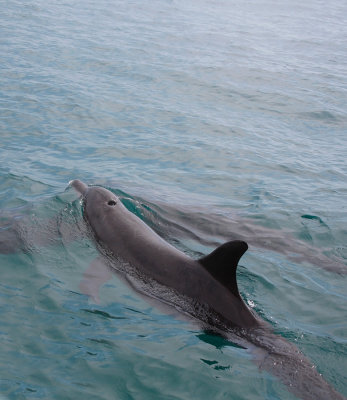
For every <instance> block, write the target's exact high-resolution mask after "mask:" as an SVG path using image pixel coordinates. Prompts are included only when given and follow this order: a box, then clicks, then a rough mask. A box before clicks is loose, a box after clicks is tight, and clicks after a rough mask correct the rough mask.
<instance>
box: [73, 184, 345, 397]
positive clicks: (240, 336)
mask: <svg viewBox="0 0 347 400" xmlns="http://www.w3.org/2000/svg"><path fill="white" fill-rule="evenodd" d="M70 184H71V186H73V187H74V188H75V189H76V190H77V191H78V192H79V193H80V194H81V195H82V196H83V202H84V217H85V219H86V220H87V222H88V223H89V225H90V227H91V229H92V231H93V234H94V235H95V238H96V240H97V241H98V242H99V243H100V244H101V245H102V247H103V248H104V249H105V250H106V252H108V253H110V256H111V257H115V258H116V259H118V260H121V261H122V262H123V263H126V266H125V267H124V270H123V271H122V272H123V273H125V275H126V276H127V277H128V278H130V279H129V280H130V281H131V280H132V279H133V278H134V277H135V278H136V279H137V280H140V281H141V282H142V285H141V289H140V290H141V291H142V292H145V294H148V295H150V296H153V297H159V298H160V300H162V301H163V302H165V303H166V304H169V305H171V306H173V307H174V308H176V309H178V310H179V311H181V312H183V313H185V314H188V315H190V316H191V317H193V318H195V319H197V320H199V321H200V322H202V323H203V325H204V327H207V328H209V329H212V330H214V331H215V332H217V333H219V334H221V335H223V336H225V337H227V338H229V339H230V340H232V341H233V342H235V343H237V344H240V345H241V346H243V347H245V348H248V349H249V350H250V351H251V353H252V354H253V355H254V357H255V362H256V363H257V364H258V365H259V368H261V369H264V370H266V371H269V372H271V373H272V374H273V375H275V376H277V377H278V378H279V379H280V380H281V381H282V382H283V383H284V384H286V385H287V387H288V389H289V390H290V391H291V392H292V393H294V394H295V395H297V396H298V397H300V398H302V399H304V400H312V399H339V400H342V399H344V397H343V396H342V395H340V394H339V393H337V392H336V391H335V390H334V389H333V388H332V387H331V386H330V385H329V384H328V383H327V382H326V381H325V380H324V379H323V378H322V377H321V375H320V374H319V373H318V372H317V371H316V369H315V367H314V366H313V365H312V364H311V363H310V361H309V360H307V359H306V358H305V357H304V355H303V354H302V353H301V352H300V351H299V350H298V349H297V348H296V347H295V346H294V345H293V344H291V343H289V342H287V341H286V340H284V338H282V337H281V336H278V335H275V334H274V333H273V332H272V329H271V327H270V325H269V324H267V323H266V322H265V321H263V320H262V319H261V318H260V317H258V316H257V315H256V314H255V313H254V312H253V311H252V310H250V309H249V308H248V306H247V305H246V304H245V303H244V301H243V300H242V298H241V296H240V293H239V290H238V287H237V280H236V269H237V264H238V262H239V259H240V258H241V256H242V255H243V254H244V253H245V251H246V250H247V248H248V246H247V244H246V243H245V242H243V241H231V242H227V243H225V244H223V245H222V246H220V247H218V248H217V249H216V250H214V251H213V252H212V253H211V254H209V255H207V256H205V257H203V258H202V259H200V260H193V259H191V258H190V257H188V256H187V255H185V254H184V253H182V252H181V251H179V250H177V249H176V248H175V247H173V246H171V245H170V244H168V243H167V242H165V241H164V240H163V239H162V238H160V237H159V236H158V235H157V234H156V233H155V232H154V231H153V230H152V229H151V228H150V227H148V226H147V225H146V224H145V223H144V222H143V221H142V220H140V219H139V218H138V217H136V216H135V215H134V214H133V213H131V212H129V211H128V210H127V209H126V208H125V206H124V205H123V204H122V203H121V201H120V200H119V199H118V197H117V196H116V195H115V194H113V193H112V192H110V191H108V190H106V189H104V188H101V187H97V186H93V187H88V186H87V185H85V184H84V183H83V182H81V181H79V180H74V181H72V182H70ZM100 282H103V279H102V278H101V280H100ZM156 285H158V286H159V287H165V288H168V289H169V291H168V290H164V291H161V292H160V293H162V294H163V293H165V295H162V296H161V295H160V294H159V296H157V295H156V294H155V290H154V291H153V287H154V286H156ZM177 298H180V299H182V301H177Z"/></svg>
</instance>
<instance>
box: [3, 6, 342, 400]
mask: <svg viewBox="0 0 347 400" xmlns="http://www.w3.org/2000/svg"><path fill="white" fill-rule="evenodd" d="M0 4H1V10H2V11H1V13H0V55H1V63H0V250H1V251H0V253H2V254H0V266H1V279H0V312H1V317H2V318H1V325H0V398H1V399H16V400H17V399H74V400H76V399H103V400H109V399H121V400H123V399H124V400H128V399H141V400H142V399H165V400H173V399H175V400H178V399H179V400H186V399H187V400H188V399H189V400H191V399H247V400H252V399H294V398H295V397H294V396H293V395H292V394H290V393H289V392H288V391H287V389H286V387H285V386H283V385H282V384H281V383H279V382H278V381H277V380H276V378H274V377H273V376H271V375H270V374H267V373H264V372H262V371H260V370H259V369H258V368H257V366H256V365H255V364H254V363H253V362H252V360H251V356H250V354H249V353H248V352H247V351H245V350H244V349H240V348H238V347H235V346H233V345H232V344H231V343H228V342H226V341H225V340H222V339H221V338H218V337H214V336H211V335H209V334H207V333H206V332H203V331H202V330H200V329H199V328H198V327H197V326H195V325H193V324H190V323H189V321H182V320H180V319H179V318H176V317H175V316H173V315H170V314H168V313H166V312H164V311H163V310H161V309H159V308H156V307H155V306H153V305H151V304H150V303H148V302H147V301H146V299H144V298H143V297H141V296H140V295H139V294H138V293H136V292H135V291H134V290H133V289H132V288H131V287H129V286H127V285H126V284H125V283H124V282H123V281H122V280H120V279H119V277H118V276H117V275H114V276H113V277H112V279H111V281H109V282H108V283H107V284H105V286H104V287H103V288H102V289H101V290H100V298H101V302H100V304H95V303H93V302H92V301H91V300H88V299H87V298H86V296H84V295H83V294H81V293H80V290H79V283H80V281H81V279H82V276H83V272H84V271H85V270H86V269H87V268H88V265H89V264H90V263H91V262H92V261H93V260H94V259H95V258H96V257H98V256H99V253H98V250H97V248H96V246H95V243H94V242H93V240H92V238H90V237H89V236H88V234H87V232H86V229H85V225H84V221H83V218H82V212H81V204H80V201H79V199H78V196H77V195H76V193H75V192H74V191H73V190H72V189H71V188H69V187H68V182H69V181H70V180H71V179H75V178H78V179H81V180H83V181H85V182H86V183H88V184H93V185H94V184H96V185H101V186H104V187H107V188H109V189H111V190H112V191H114V192H115V193H117V194H118V195H120V197H121V198H122V200H123V202H124V203H125V205H126V206H127V207H128V208H129V209H130V210H131V211H133V212H134V213H135V214H137V215H138V216H139V217H140V218H142V219H144V220H145V221H146V222H147V223H148V224H149V225H150V226H151V227H153V229H155V230H156V231H157V232H158V233H159V234H160V235H161V236H162V237H164V238H165V239H166V240H167V241H169V242H170V243H172V244H174V245H175V246H176V247H178V248H180V249H181V250H183V251H185V252H186V253H187V254H189V255H190V256H192V257H194V258H198V257H200V256H201V255H202V254H207V253H208V252H210V251H211V250H213V249H214V248H215V247H216V246H217V245H218V244H220V243H223V242H224V241H226V240H230V239H232V238H242V239H244V240H246V241H247V242H248V243H249V245H250V248H249V250H248V252H247V253H246V254H245V256H244V257H243V258H242V260H241V262H240V264H241V265H240V266H239V269H238V282H239V287H240V292H241V294H242V296H243V298H244V299H245V301H246V302H248V304H249V305H250V306H251V307H253V308H254V309H255V310H256V311H257V313H258V314H259V315H261V317H262V318H264V319H265V320H266V321H269V322H270V323H271V324H272V325H273V327H274V329H275V331H276V332H277V333H278V334H280V335H282V336H284V337H285V338H286V339H287V340H289V341H292V342H294V343H296V345H297V346H298V347H299V348H300V349H301V350H302V351H303V352H304V354H305V355H306V356H307V357H308V358H310V359H311V360H312V362H313V363H314V364H315V365H316V366H317V369H318V370H319V372H321V373H322V374H323V376H324V377H325V379H326V380H327V381H329V382H330V383H331V384H332V385H333V386H334V387H335V388H336V389H337V390H338V391H339V392H340V393H342V394H343V395H345V396H347V381H346V370H347V350H346V340H347V319H346V315H347V314H346V312H347V296H346V283H347V280H346V279H347V277H346V271H347V247H346V239H347V229H346V226H347V225H346V224H347V211H346V204H347V163H346V158H347V151H346V149H347V143H346V132H347V109H346V102H347V79H346V76H347V75H346V65H347V53H346V37H347V21H346V15H347V4H346V2H343V1H338V0H332V1H329V2H323V1H320V0H308V1H306V2H299V1H296V0H294V1H291V2H288V1H282V0H280V1H274V0H260V1H253V0H251V1H240V0H235V1H233V0H230V1H229V0H224V1H223V0H221V1H214V0H213V1H206V0H200V1H195V0H186V1H182V0H161V1H159V0H152V1H150V2H149V1H139V0H133V1H126V2H124V1H119V0H114V1H107V0H98V1H96V0H86V1H83V2H82V1H78V0H77V1H75V2H67V1H56V0H49V1H42V0H32V1H24V2H23V1H16V0H14V1H4V0H2V1H0Z"/></svg>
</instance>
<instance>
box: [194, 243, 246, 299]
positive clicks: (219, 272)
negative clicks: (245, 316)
mask: <svg viewBox="0 0 347 400" xmlns="http://www.w3.org/2000/svg"><path fill="white" fill-rule="evenodd" d="M247 249H248V245H247V243H246V242H243V241H242V240H233V241H231V242H227V243H224V244H222V245H221V246H219V247H217V248H216V250H214V251H213V252H212V253H210V254H208V255H207V256H205V257H203V258H201V259H200V260H199V263H200V264H202V265H203V267H204V268H206V269H207V271H208V272H209V273H210V274H211V275H212V276H213V277H214V278H215V279H217V281H219V282H220V283H221V284H222V285H224V286H225V287H227V288H228V289H229V290H230V291H231V292H232V294H233V295H234V296H235V297H237V298H239V299H240V300H242V299H241V296H240V293H239V289H238V287H237V280H236V268H237V264H238V262H239V260H240V258H241V257H242V255H243V254H244V253H245V252H246V250H247Z"/></svg>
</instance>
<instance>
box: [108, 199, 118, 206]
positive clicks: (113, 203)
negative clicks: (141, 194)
mask: <svg viewBox="0 0 347 400" xmlns="http://www.w3.org/2000/svg"><path fill="white" fill-rule="evenodd" d="M107 204H108V205H109V206H115V205H116V204H117V203H116V201H115V200H109V202H108V203H107Z"/></svg>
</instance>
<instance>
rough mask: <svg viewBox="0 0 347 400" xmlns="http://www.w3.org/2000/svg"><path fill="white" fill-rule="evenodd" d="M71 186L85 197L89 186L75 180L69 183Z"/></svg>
mask: <svg viewBox="0 0 347 400" xmlns="http://www.w3.org/2000/svg"><path fill="white" fill-rule="evenodd" d="M69 185H70V186H72V187H73V188H74V189H75V190H76V191H77V192H78V193H80V194H81V195H82V196H84V195H85V194H86V192H87V190H88V186H87V185H86V184H85V183H83V182H81V181H80V180H79V179H74V180H73V181H70V182H69Z"/></svg>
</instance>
